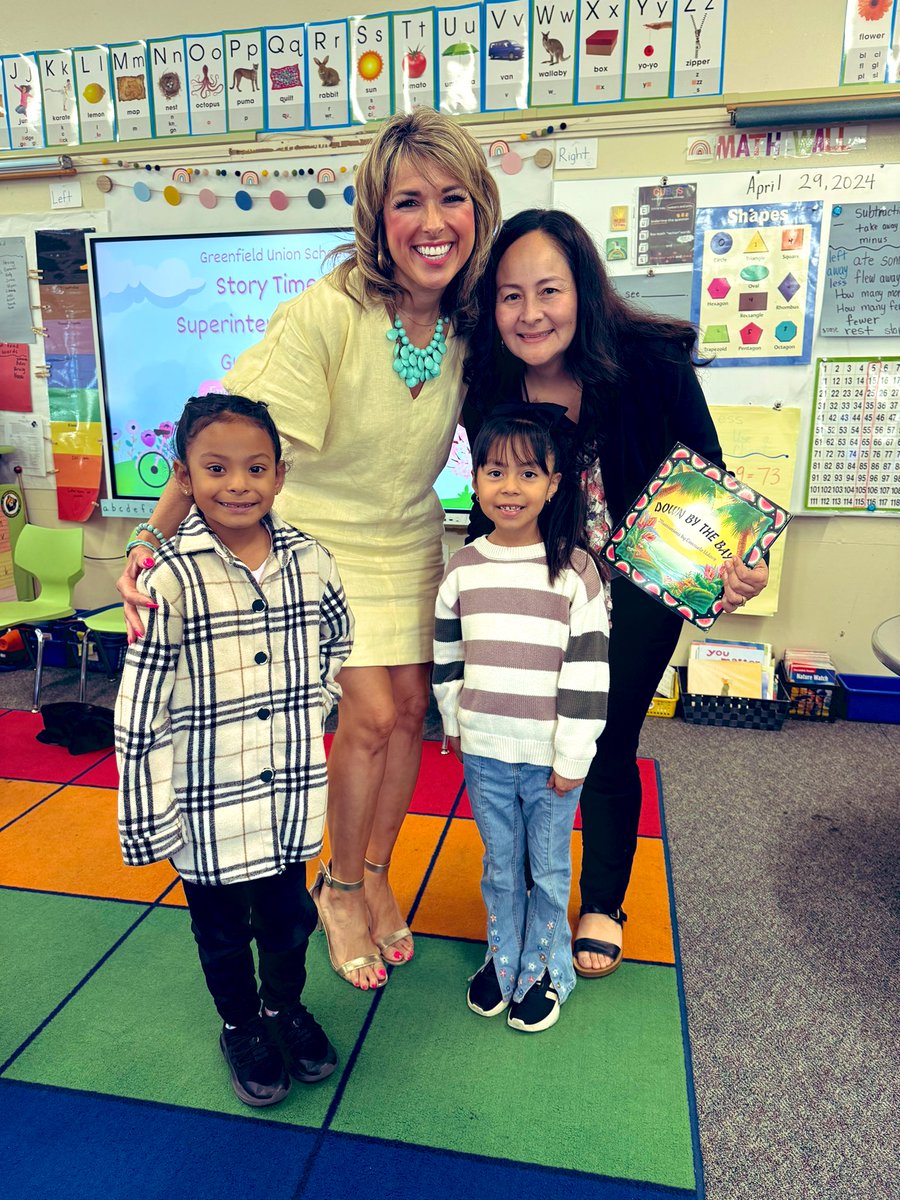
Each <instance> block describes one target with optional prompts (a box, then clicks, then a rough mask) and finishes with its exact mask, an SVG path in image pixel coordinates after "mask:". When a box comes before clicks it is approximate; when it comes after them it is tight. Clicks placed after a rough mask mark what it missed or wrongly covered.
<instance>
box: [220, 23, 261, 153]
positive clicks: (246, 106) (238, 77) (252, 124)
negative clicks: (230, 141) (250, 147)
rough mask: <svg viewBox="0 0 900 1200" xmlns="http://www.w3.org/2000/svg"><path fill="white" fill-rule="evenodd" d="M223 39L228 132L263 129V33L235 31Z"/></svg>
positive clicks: (245, 30) (253, 30) (257, 30)
mask: <svg viewBox="0 0 900 1200" xmlns="http://www.w3.org/2000/svg"><path fill="white" fill-rule="evenodd" d="M224 37H225V95H226V101H225V103H226V105H227V107H228V129H229V131H230V132H232V133H236V132H237V131H239V130H244V131H247V130H252V129H263V128H264V127H265V124H266V104H265V99H264V92H263V89H262V75H263V72H262V71H261V70H260V68H261V67H262V66H263V55H264V39H265V32H264V31H263V30H262V29H236V30H231V31H227V32H226V33H225V35H224Z"/></svg>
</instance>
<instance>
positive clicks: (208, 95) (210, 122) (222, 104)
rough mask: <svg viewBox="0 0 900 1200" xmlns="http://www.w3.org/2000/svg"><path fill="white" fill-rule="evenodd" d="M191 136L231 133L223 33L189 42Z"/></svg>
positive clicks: (188, 73)
mask: <svg viewBox="0 0 900 1200" xmlns="http://www.w3.org/2000/svg"><path fill="white" fill-rule="evenodd" d="M184 46H185V51H186V57H187V63H188V66H187V80H188V91H189V93H190V98H189V103H190V109H191V132H192V133H195V134H199V133H227V132H228V102H227V98H226V95H225V83H226V80H225V39H224V37H223V36H222V34H221V33H208V34H197V35H194V36H193V37H188V38H185V42H184Z"/></svg>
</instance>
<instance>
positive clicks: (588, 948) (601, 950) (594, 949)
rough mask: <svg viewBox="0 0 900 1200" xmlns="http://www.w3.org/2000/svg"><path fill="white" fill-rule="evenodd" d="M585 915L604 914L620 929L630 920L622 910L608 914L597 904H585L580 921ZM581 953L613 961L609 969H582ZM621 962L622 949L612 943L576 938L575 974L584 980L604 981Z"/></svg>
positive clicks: (574, 952)
mask: <svg viewBox="0 0 900 1200" xmlns="http://www.w3.org/2000/svg"><path fill="white" fill-rule="evenodd" d="M585 913H602V914H603V916H605V917H609V919H610V920H611V921H615V922H616V924H617V925H619V926H620V927H621V926H622V925H624V924H625V922H626V921H627V920H628V917H627V916H626V915H625V913H624V912H623V911H622V909H621V908H617V909H616V910H615V912H606V911H605V910H604V909H602V908H598V907H597V905H596V904H583V905H582V906H581V911H580V912H579V914H578V917H579V919H581V917H583V916H584V915H585ZM581 953H587V954H605V955H606V957H607V958H611V959H612V960H613V961H612V962H611V963H610V965H609V966H608V967H582V966H581V965H580V964H579V962H578V955H579V954H581ZM621 961H622V947H621V946H616V945H614V944H613V943H612V942H601V941H598V940H597V938H576V939H575V941H574V942H573V943H572V966H573V967H574V968H575V974H576V975H580V976H581V978H582V979H602V978H603V976H604V975H611V974H612V973H613V971H615V970H616V968H617V967H618V966H619V964H620V963H621Z"/></svg>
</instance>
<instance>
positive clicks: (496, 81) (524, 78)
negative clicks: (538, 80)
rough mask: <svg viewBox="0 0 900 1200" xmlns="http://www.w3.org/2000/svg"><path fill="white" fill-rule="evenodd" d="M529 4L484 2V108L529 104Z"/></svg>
mask: <svg viewBox="0 0 900 1200" xmlns="http://www.w3.org/2000/svg"><path fill="white" fill-rule="evenodd" d="M530 20H531V7H530V4H529V3H528V0H500V2H499V3H491V0H487V3H486V4H485V6H484V52H483V55H484V103H483V108H484V111H485V112H506V111H509V110H511V109H513V110H514V109H517V108H527V107H528V64H529V62H530V61H531V55H530V53H529V43H530Z"/></svg>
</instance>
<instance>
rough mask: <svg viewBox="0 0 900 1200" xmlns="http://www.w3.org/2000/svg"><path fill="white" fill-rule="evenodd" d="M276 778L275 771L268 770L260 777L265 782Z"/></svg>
mask: <svg viewBox="0 0 900 1200" xmlns="http://www.w3.org/2000/svg"><path fill="white" fill-rule="evenodd" d="M274 778H275V772H274V771H269V770H266V771H263V773H262V774H261V775H260V779H261V780H262V781H263V783H271V782H272V780H273V779H274Z"/></svg>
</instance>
